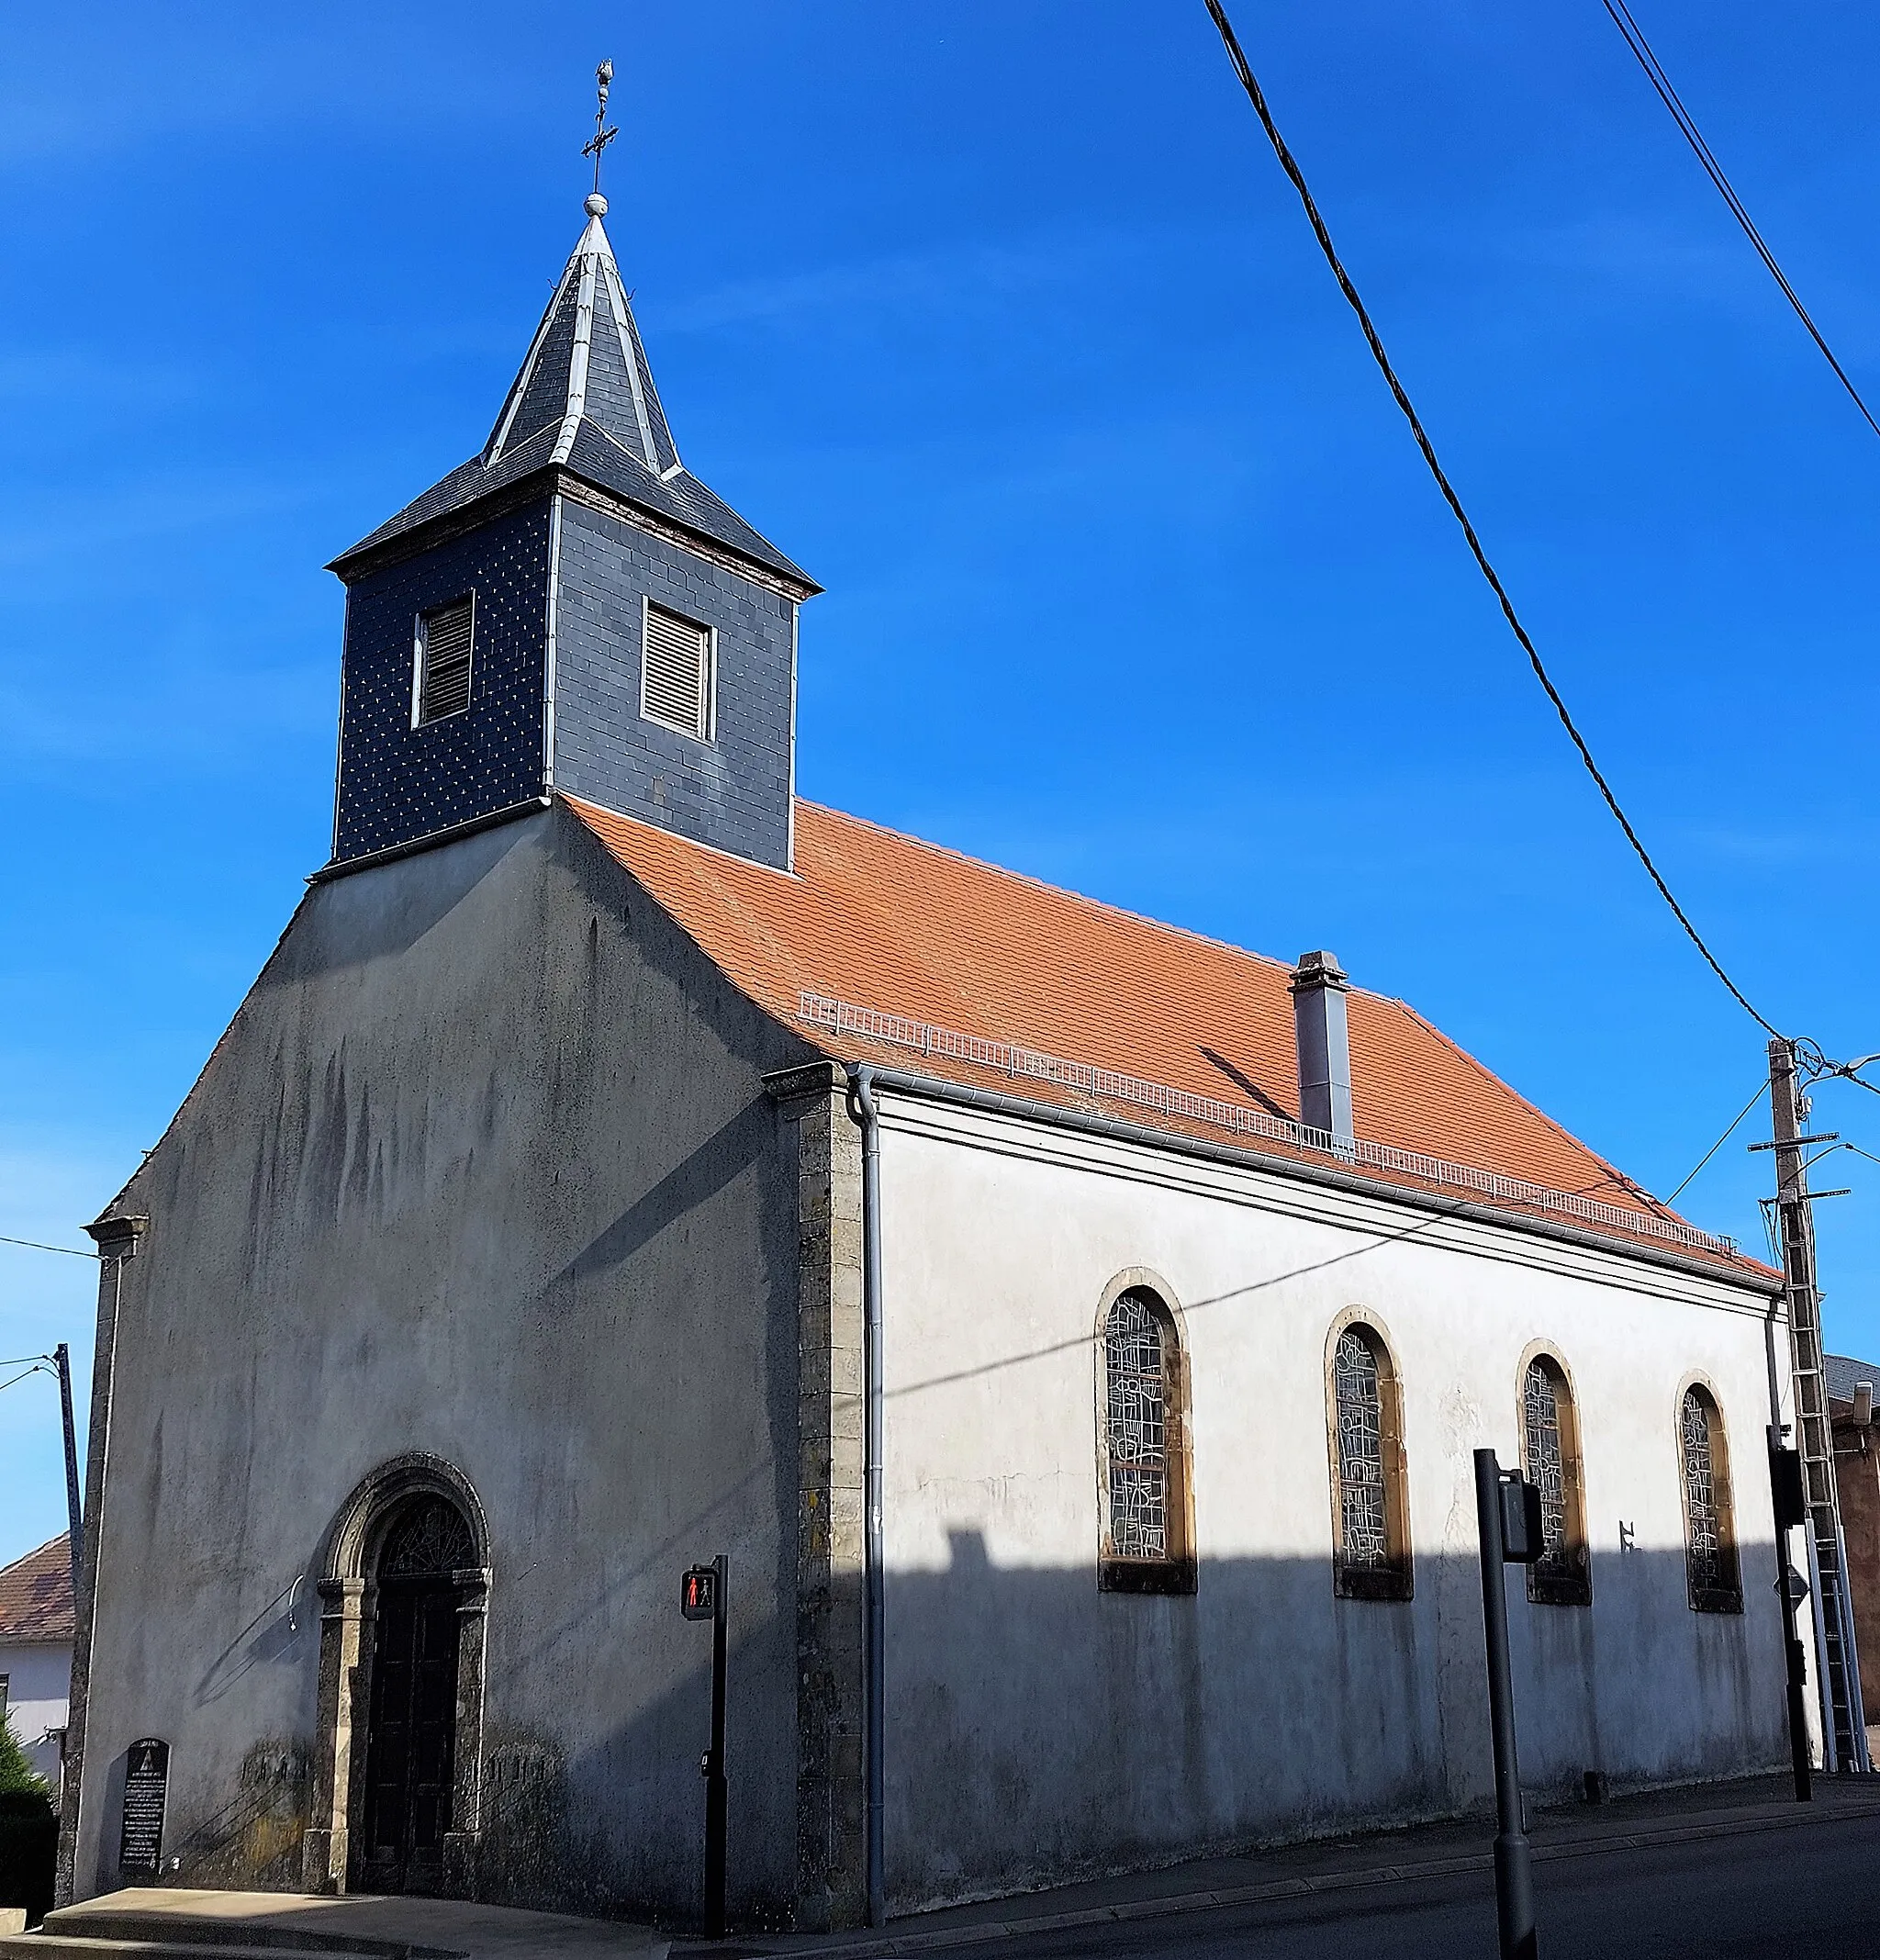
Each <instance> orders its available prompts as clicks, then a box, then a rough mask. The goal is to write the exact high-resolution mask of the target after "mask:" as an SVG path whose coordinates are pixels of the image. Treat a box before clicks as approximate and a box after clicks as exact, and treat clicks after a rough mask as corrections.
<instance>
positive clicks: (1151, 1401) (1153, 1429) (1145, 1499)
mask: <svg viewBox="0 0 1880 1960" xmlns="http://www.w3.org/2000/svg"><path fill="white" fill-rule="evenodd" d="M1103 1363H1104V1379H1105V1383H1106V1406H1105V1410H1104V1419H1105V1423H1106V1425H1107V1432H1108V1442H1109V1459H1110V1544H1111V1549H1112V1550H1113V1551H1114V1553H1115V1555H1116V1556H1117V1557H1118V1558H1122V1559H1166V1558H1167V1557H1168V1556H1169V1459H1168V1444H1167V1434H1166V1431H1167V1413H1168V1412H1167V1387H1166V1383H1165V1376H1164V1371H1163V1361H1162V1327H1161V1323H1160V1321H1159V1320H1158V1318H1157V1317H1156V1314H1155V1312H1154V1310H1153V1309H1152V1308H1151V1307H1150V1306H1149V1305H1148V1303H1147V1301H1146V1300H1145V1299H1144V1298H1143V1297H1142V1295H1141V1294H1124V1295H1123V1296H1122V1298H1120V1299H1119V1300H1118V1301H1117V1302H1116V1304H1115V1305H1113V1307H1112V1308H1111V1309H1110V1319H1109V1324H1108V1327H1106V1329H1105V1331H1104V1336H1103Z"/></svg>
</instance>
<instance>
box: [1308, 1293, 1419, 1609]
mask: <svg viewBox="0 0 1880 1960" xmlns="http://www.w3.org/2000/svg"><path fill="white" fill-rule="evenodd" d="M1352 1327H1361V1328H1363V1330H1364V1331H1365V1332H1366V1333H1367V1334H1369V1335H1370V1336H1371V1343H1372V1349H1373V1351H1374V1353H1375V1354H1376V1357H1377V1376H1378V1401H1379V1405H1380V1408H1379V1415H1380V1418H1381V1424H1382V1431H1383V1435H1382V1446H1383V1447H1382V1455H1383V1473H1384V1523H1385V1529H1386V1531H1387V1533H1388V1537H1389V1544H1390V1562H1389V1563H1388V1564H1387V1565H1385V1566H1383V1567H1382V1568H1368V1567H1356V1566H1348V1565H1347V1563H1346V1562H1345V1533H1344V1503H1343V1493H1342V1487H1341V1476H1342V1462H1341V1458H1340V1454H1339V1448H1338V1391H1337V1354H1338V1340H1339V1338H1340V1336H1342V1335H1344V1334H1346V1333H1347V1332H1348V1331H1349V1330H1350V1329H1351V1328H1352ZM1326 1459H1327V1462H1328V1464H1329V1466H1330V1473H1331V1530H1332V1590H1333V1592H1334V1594H1335V1595H1336V1596H1337V1597H1338V1598H1340V1599H1374V1600H1404V1599H1408V1598H1410V1597H1412V1596H1413V1594H1414V1591H1415V1568H1414V1564H1413V1562H1412V1555H1411V1542H1410V1488H1409V1484H1410V1480H1409V1474H1408V1463H1407V1461H1406V1452H1405V1449H1404V1384H1403V1375H1402V1372H1401V1371H1400V1370H1399V1369H1398V1366H1397V1356H1396V1349H1395V1347H1394V1345H1393V1342H1392V1340H1391V1337H1390V1335H1389V1333H1388V1331H1387V1330H1386V1329H1385V1327H1384V1324H1383V1322H1382V1320H1381V1319H1380V1318H1379V1317H1378V1316H1377V1315H1376V1314H1375V1313H1373V1312H1372V1311H1371V1308H1370V1307H1368V1306H1348V1307H1347V1308H1346V1309H1345V1310H1344V1312H1343V1313H1341V1314H1339V1315H1338V1316H1337V1317H1336V1318H1335V1319H1334V1320H1333V1322H1332V1324H1331V1327H1330V1329H1329V1330H1328V1331H1327V1333H1326Z"/></svg>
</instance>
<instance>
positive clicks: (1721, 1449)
mask: <svg viewBox="0 0 1880 1960" xmlns="http://www.w3.org/2000/svg"><path fill="white" fill-rule="evenodd" d="M1693 1389H1695V1390H1696V1391H1697V1392H1698V1393H1699V1394H1701V1395H1702V1396H1703V1397H1704V1399H1705V1400H1706V1401H1707V1403H1708V1404H1709V1405H1710V1487H1711V1492H1712V1496H1713V1499H1714V1501H1715V1503H1716V1506H1717V1528H1718V1542H1719V1544H1720V1545H1721V1546H1722V1548H1723V1551H1724V1554H1725V1556H1726V1558H1727V1559H1728V1561H1729V1570H1730V1571H1731V1572H1732V1573H1733V1574H1735V1579H1734V1583H1733V1584H1731V1585H1724V1586H1720V1587H1702V1586H1699V1585H1696V1584H1695V1582H1694V1581H1693V1582H1689V1583H1687V1588H1686V1589H1687V1595H1688V1597H1689V1601H1690V1607H1691V1610H1692V1612H1694V1613H1740V1612H1741V1611H1742V1610H1743V1572H1742V1561H1741V1558H1740V1555H1739V1552H1738V1548H1737V1529H1736V1527H1737V1517H1736V1479H1735V1475H1734V1473H1733V1471H1732V1469H1731V1465H1730V1452H1729V1424H1728V1423H1726V1422H1725V1420H1724V1417H1723V1401H1722V1398H1721V1397H1720V1396H1719V1395H1718V1393H1717V1384H1716V1383H1714V1382H1713V1381H1712V1380H1711V1379H1710V1377H1709V1376H1708V1375H1707V1374H1705V1373H1703V1372H1699V1371H1694V1372H1692V1373H1690V1374H1687V1375H1686V1376H1685V1377H1684V1380H1683V1381H1682V1382H1680V1383H1678V1392H1677V1394H1676V1397H1675V1398H1674V1399H1673V1403H1672V1439H1673V1447H1674V1448H1675V1449H1676V1451H1677V1473H1678V1505H1679V1508H1680V1510H1681V1512H1682V1514H1683V1517H1684V1548H1685V1558H1686V1561H1687V1562H1688V1559H1689V1556H1690V1545H1691V1493H1690V1486H1689V1484H1688V1482H1687V1480H1686V1478H1685V1475H1684V1398H1685V1397H1686V1396H1687V1395H1688V1394H1690V1393H1691V1391H1692V1390H1693Z"/></svg>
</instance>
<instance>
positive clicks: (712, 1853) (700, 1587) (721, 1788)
mask: <svg viewBox="0 0 1880 1960" xmlns="http://www.w3.org/2000/svg"><path fill="white" fill-rule="evenodd" d="M729 1569H730V1562H729V1561H728V1560H727V1559H726V1558H725V1557H724V1556H723V1554H722V1553H721V1554H720V1555H719V1556H718V1557H717V1558H715V1559H713V1560H712V1562H711V1564H709V1565H693V1566H690V1567H688V1570H687V1572H686V1574H685V1577H684V1579H683V1581H682V1582H681V1585H680V1592H679V1611H680V1612H681V1613H683V1614H684V1615H685V1617H686V1618H688V1619H709V1620H710V1621H711V1747H710V1748H709V1749H708V1750H707V1751H706V1752H705V1754H704V1757H703V1759H702V1760H701V1761H700V1763H699V1775H702V1776H703V1777H704V1779H705V1932H706V1936H707V1937H708V1938H710V1939H714V1940H716V1939H722V1938H723V1936H724V1840H725V1817H726V1811H727V1808H728V1805H727V1800H726V1799H727V1792H728V1786H727V1785H726V1782H725V1775H724V1622H725V1613H726V1608H727V1607H728V1604H729V1602H728V1600H727V1597H726V1594H727V1590H728V1584H727V1575H728V1573H729Z"/></svg>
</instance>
